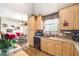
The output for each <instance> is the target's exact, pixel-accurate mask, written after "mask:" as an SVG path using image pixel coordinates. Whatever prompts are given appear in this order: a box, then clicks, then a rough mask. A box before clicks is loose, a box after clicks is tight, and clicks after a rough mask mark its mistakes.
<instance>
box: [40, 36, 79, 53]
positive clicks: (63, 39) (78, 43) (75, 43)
mask: <svg viewBox="0 0 79 59" xmlns="http://www.w3.org/2000/svg"><path fill="white" fill-rule="evenodd" d="M41 39H52V40H58V41H65V42H70V43H73V44H74V46H75V48H76V49H77V51H78V52H79V42H75V41H73V39H70V38H60V37H41Z"/></svg>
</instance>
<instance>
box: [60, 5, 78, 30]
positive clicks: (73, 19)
mask: <svg viewBox="0 0 79 59" xmlns="http://www.w3.org/2000/svg"><path fill="white" fill-rule="evenodd" d="M59 19H60V21H59V29H60V30H79V26H78V24H79V4H76V5H73V6H70V7H67V8H63V9H60V10H59Z"/></svg>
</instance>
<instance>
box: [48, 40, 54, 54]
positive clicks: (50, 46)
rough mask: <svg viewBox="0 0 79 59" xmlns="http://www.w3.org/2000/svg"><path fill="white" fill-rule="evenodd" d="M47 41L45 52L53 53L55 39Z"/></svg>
mask: <svg viewBox="0 0 79 59" xmlns="http://www.w3.org/2000/svg"><path fill="white" fill-rule="evenodd" d="M47 42H48V43H47V52H48V53H49V54H52V55H55V52H56V51H55V50H56V49H55V46H56V44H55V41H54V40H48V41H47Z"/></svg>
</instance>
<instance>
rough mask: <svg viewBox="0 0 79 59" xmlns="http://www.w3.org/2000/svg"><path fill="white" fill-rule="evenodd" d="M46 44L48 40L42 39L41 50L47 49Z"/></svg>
mask: <svg viewBox="0 0 79 59" xmlns="http://www.w3.org/2000/svg"><path fill="white" fill-rule="evenodd" d="M46 45H47V42H46V40H41V50H43V51H47V47H46Z"/></svg>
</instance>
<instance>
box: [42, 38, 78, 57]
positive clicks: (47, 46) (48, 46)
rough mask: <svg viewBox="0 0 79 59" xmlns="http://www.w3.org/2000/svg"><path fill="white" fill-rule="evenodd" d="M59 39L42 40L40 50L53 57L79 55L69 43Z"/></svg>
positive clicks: (71, 43) (72, 44)
mask: <svg viewBox="0 0 79 59" xmlns="http://www.w3.org/2000/svg"><path fill="white" fill-rule="evenodd" d="M63 40H64V39H59V38H56V39H55V38H51V39H49V38H42V39H41V50H42V51H45V52H47V53H49V54H51V55H54V56H78V55H79V53H78V51H77V49H76V48H75V46H74V43H73V42H71V41H63Z"/></svg>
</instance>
